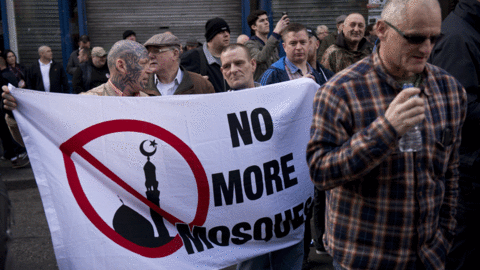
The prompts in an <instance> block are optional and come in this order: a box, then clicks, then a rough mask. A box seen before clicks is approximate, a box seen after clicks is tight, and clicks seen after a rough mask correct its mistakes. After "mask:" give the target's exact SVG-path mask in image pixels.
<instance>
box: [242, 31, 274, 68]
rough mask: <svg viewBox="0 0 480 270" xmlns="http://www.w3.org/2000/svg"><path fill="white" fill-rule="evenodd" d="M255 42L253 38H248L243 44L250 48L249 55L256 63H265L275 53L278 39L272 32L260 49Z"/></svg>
mask: <svg viewBox="0 0 480 270" xmlns="http://www.w3.org/2000/svg"><path fill="white" fill-rule="evenodd" d="M256 43H257V41H255V40H249V41H247V42H246V43H245V46H246V47H247V48H248V49H249V50H250V55H251V56H252V58H254V59H255V60H256V61H257V63H266V62H267V61H268V59H270V58H271V57H272V56H273V54H274V53H275V48H277V46H278V43H280V40H278V39H277V38H276V37H275V36H274V35H273V34H272V35H271V36H270V37H269V38H268V40H267V43H266V44H265V46H263V48H262V49H260V48H259V46H257V44H256Z"/></svg>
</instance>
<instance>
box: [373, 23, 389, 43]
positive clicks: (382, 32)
mask: <svg viewBox="0 0 480 270" xmlns="http://www.w3.org/2000/svg"><path fill="white" fill-rule="evenodd" d="M388 28H389V27H388V25H387V24H386V23H385V22H384V21H382V20H378V21H377V23H376V24H375V29H376V32H377V37H378V39H380V41H382V40H385V37H386V35H387V30H388Z"/></svg>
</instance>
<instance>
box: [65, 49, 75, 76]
mask: <svg viewBox="0 0 480 270" xmlns="http://www.w3.org/2000/svg"><path fill="white" fill-rule="evenodd" d="M74 57H77V56H76V55H75V51H73V52H72V53H71V54H70V58H68V63H67V73H68V74H70V75H73V74H74V73H75V70H77V67H75V62H74V59H73V58H74Z"/></svg>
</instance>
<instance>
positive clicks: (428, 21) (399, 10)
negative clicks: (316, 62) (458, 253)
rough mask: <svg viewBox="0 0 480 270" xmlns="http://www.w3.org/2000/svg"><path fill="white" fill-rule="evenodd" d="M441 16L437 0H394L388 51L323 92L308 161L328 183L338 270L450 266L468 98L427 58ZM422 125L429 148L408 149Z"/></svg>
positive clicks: (387, 25)
mask: <svg viewBox="0 0 480 270" xmlns="http://www.w3.org/2000/svg"><path fill="white" fill-rule="evenodd" d="M441 21H442V15H441V11H440V5H439V3H438V1H436V0H391V1H389V2H388V3H387V4H386V5H385V7H384V9H383V11H382V15H381V19H380V20H378V21H377V24H376V29H377V35H378V38H379V40H380V43H379V45H378V47H377V48H378V49H377V50H376V51H375V52H374V53H372V54H371V55H370V56H369V57H366V58H364V59H362V60H360V61H359V62H357V63H355V64H353V65H351V66H350V67H347V68H346V69H344V70H343V71H340V72H339V73H337V74H336V75H335V76H334V77H333V78H332V79H330V80H329V81H328V82H327V83H326V84H325V85H324V86H323V87H322V88H321V89H319V90H318V91H317V93H316V95H315V98H314V114H313V121H312V128H311V132H310V134H311V138H310V141H309V143H308V145H307V162H308V164H309V167H310V177H311V179H312V181H313V182H314V183H315V185H316V187H317V188H319V189H321V190H326V230H325V235H324V238H323V240H324V244H325V248H326V250H327V252H328V253H329V254H330V255H331V256H332V258H333V265H334V268H335V269H445V262H446V256H447V254H448V253H449V250H450V248H451V245H452V241H453V239H454V234H455V227H456V218H455V216H456V208H457V201H458V180H459V147H460V142H461V130H462V126H463V123H464V119H465V115H466V105H467V99H466V95H465V90H464V89H463V87H462V85H461V84H460V83H459V82H458V81H457V80H456V79H455V78H454V77H452V76H451V75H450V74H448V73H447V72H446V71H444V70H442V69H440V68H438V67H436V66H433V65H431V64H428V63H427V59H428V57H429V55H430V53H431V51H432V48H433V46H434V44H435V43H436V41H437V40H438V38H439V37H440V34H441V28H440V26H441ZM410 83H411V84H413V85H414V87H408V86H407V87H402V85H408V84H410ZM414 125H417V126H418V127H419V129H420V130H421V134H422V135H421V136H422V144H421V146H422V149H421V150H419V151H417V152H402V151H401V150H400V148H399V139H400V138H401V137H402V136H403V135H404V134H405V133H406V132H407V131H408V130H409V129H411V128H412V127H413V126H414Z"/></svg>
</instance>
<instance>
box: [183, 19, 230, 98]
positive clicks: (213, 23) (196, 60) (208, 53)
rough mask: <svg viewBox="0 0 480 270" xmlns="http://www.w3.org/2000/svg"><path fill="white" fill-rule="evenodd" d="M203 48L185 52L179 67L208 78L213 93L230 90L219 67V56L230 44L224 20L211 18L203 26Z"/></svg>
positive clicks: (228, 29) (220, 64) (228, 30)
mask: <svg viewBox="0 0 480 270" xmlns="http://www.w3.org/2000/svg"><path fill="white" fill-rule="evenodd" d="M205 38H206V39H207V42H206V43H204V44H203V47H198V48H196V49H194V50H190V51H188V52H185V53H183V54H182V56H181V63H180V65H181V66H183V67H184V68H185V69H186V70H188V71H191V72H196V73H199V74H201V75H203V76H205V75H206V76H208V80H209V81H210V82H211V83H212V85H213V88H215V92H225V91H227V90H229V89H230V87H229V86H228V84H227V83H226V82H225V80H224V79H223V75H222V72H221V71H220V67H221V66H222V63H221V61H220V54H221V53H222V50H223V49H224V48H225V47H227V46H228V45H229V44H230V28H229V27H228V24H227V22H226V21H225V20H223V19H221V18H213V19H210V20H208V21H207V23H206V24H205Z"/></svg>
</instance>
